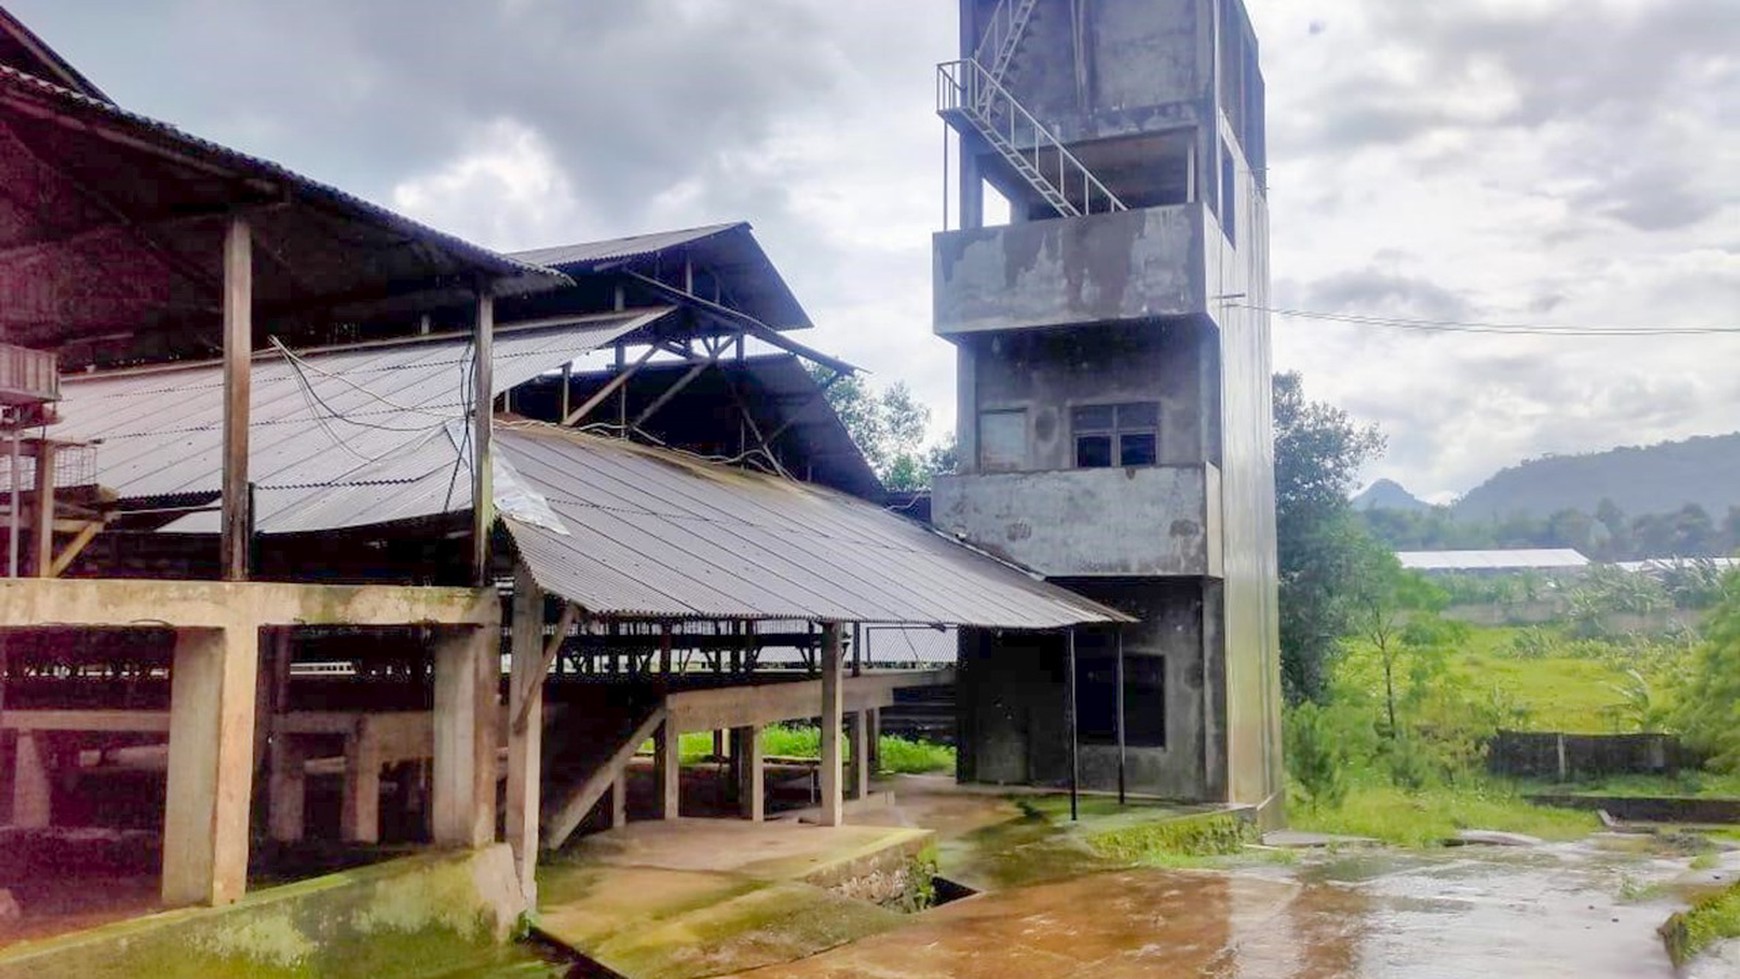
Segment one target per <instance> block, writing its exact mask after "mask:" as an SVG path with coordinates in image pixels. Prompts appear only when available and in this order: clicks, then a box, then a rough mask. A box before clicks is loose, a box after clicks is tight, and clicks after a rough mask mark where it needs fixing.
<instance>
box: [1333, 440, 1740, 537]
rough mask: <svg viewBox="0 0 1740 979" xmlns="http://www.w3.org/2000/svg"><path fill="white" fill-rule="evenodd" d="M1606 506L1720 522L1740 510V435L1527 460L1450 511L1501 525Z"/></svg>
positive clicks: (1492, 479)
mask: <svg viewBox="0 0 1740 979" xmlns="http://www.w3.org/2000/svg"><path fill="white" fill-rule="evenodd" d="M1374 485H1375V484H1374ZM1362 495H1363V494H1362ZM1602 500H1611V501H1612V502H1613V504H1614V505H1615V506H1617V507H1619V509H1621V510H1622V511H1624V512H1626V513H1628V514H1646V513H1667V512H1671V511H1675V510H1678V509H1680V508H1681V507H1683V506H1685V505H1686V504H1690V503H1695V504H1697V505H1699V506H1701V507H1703V508H1704V510H1705V511H1706V512H1708V513H1709V514H1711V515H1712V516H1714V517H1717V518H1720V516H1721V515H1722V514H1724V513H1726V512H1727V509H1728V507H1730V506H1737V505H1740V432H1734V433H1730V434H1726V435H1699V436H1694V437H1692V438H1687V439H1680V440H1672V441H1665V442H1657V443H1654V444H1652V445H1646V446H1636V445H1625V446H1617V447H1615V448H1612V449H1607V450H1604V451H1601V452H1589V453H1580V454H1575V455H1549V456H1542V457H1540V458H1535V459H1525V460H1523V461H1522V462H1520V463H1517V464H1516V465H1514V466H1507V467H1505V468H1503V469H1500V470H1499V471H1498V472H1496V473H1494V474H1493V475H1492V476H1491V477H1489V478H1488V479H1487V480H1486V481H1485V482H1483V483H1481V484H1480V485H1478V486H1476V487H1474V488H1473V489H1471V490H1469V491H1468V492H1467V493H1465V494H1463V496H1462V497H1461V498H1459V499H1458V500H1457V501H1456V502H1455V503H1453V504H1451V506H1450V510H1451V513H1452V514H1453V515H1454V516H1455V517H1456V519H1458V520H1475V521H1479V520H1502V519H1504V518H1506V517H1510V516H1514V515H1516V514H1527V515H1529V516H1532V517H1547V516H1551V515H1552V514H1554V513H1557V512H1558V511H1560V510H1567V509H1575V510H1581V511H1583V512H1584V513H1589V514H1593V513H1594V512H1595V510H1596V508H1597V507H1599V506H1600V505H1601V501H1602Z"/></svg>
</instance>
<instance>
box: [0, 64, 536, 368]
mask: <svg viewBox="0 0 1740 979" xmlns="http://www.w3.org/2000/svg"><path fill="white" fill-rule="evenodd" d="M0 178H3V179H4V182H5V184H6V185H7V186H8V187H9V188H11V189H12V191H13V193H10V194H8V195H6V196H4V197H0V229H3V230H0V294H3V295H6V296H8V297H9V299H8V301H7V302H6V303H5V304H4V305H3V306H0V330H3V331H4V332H5V333H6V334H7V335H8V336H9V337H10V338H11V339H12V341H13V342H19V343H24V344H26V345H35V346H54V345H57V344H65V343H67V342H69V341H76V340H80V339H92V338H95V337H100V336H101V337H106V336H108V335H111V334H115V333H117V332H119V333H123V334H127V335H133V334H137V333H150V332H152V331H153V330H154V329H155V330H156V331H157V332H158V333H159V334H160V335H161V336H162V337H163V338H164V339H163V342H181V341H183V340H184V338H186V337H187V336H188V335H189V334H197V335H198V337H197V339H199V340H200V341H202V342H204V343H205V344H206V345H207V346H208V347H210V348H211V349H216V346H217V333H216V323H217V307H218V302H219V299H220V293H219V284H220V283H221V281H222V275H221V270H222V261H221V254H222V247H221V246H222V241H223V236H224V232H225V229H226V227H227V224H228V219H229V216H230V215H231V214H233V213H239V214H241V215H243V216H244V217H246V218H247V220H248V222H249V224H250V225H251V227H252V229H253V235H254V240H255V248H254V268H255V274H254V296H253V299H254V309H255V318H256V321H257V322H260V323H266V322H269V321H271V320H273V319H274V318H275V317H290V316H295V315H302V314H306V313H310V312H312V313H314V314H317V315H324V314H325V313H327V312H329V311H330V310H332V309H336V308H343V309H345V310H347V311H351V312H355V311H356V310H358V309H363V308H366V304H367V303H369V302H373V301H379V300H384V299H387V298H390V297H400V296H404V295H406V294H410V293H423V292H428V293H429V294H430V295H431V296H432V297H438V298H441V299H443V300H447V301H451V300H454V299H457V298H463V296H464V295H465V294H466V293H467V292H469V291H470V290H471V289H473V288H475V287H476V286H477V285H478V284H479V282H480V280H481V281H485V282H489V283H510V284H511V286H510V288H511V289H513V290H516V291H527V290H532V289H535V288H539V287H543V286H547V285H556V284H560V283H561V282H564V281H566V277H564V276H562V275H561V274H560V273H558V272H555V271H553V270H550V269H548V268H545V267H543V266H538V265H529V264H527V263H525V262H521V261H519V260H516V259H512V258H509V257H507V256H505V255H501V254H498V253H496V252H493V251H490V250H488V249H486V248H481V247H479V246H477V245H474V244H471V243H470V242H467V241H464V240H462V239H460V238H456V237H454V236H452V235H448V234H445V233H442V232H439V231H436V230H434V229H433V228H429V227H427V226H425V225H423V224H420V223H418V222H416V221H413V220H411V219H409V218H406V217H403V216H401V215H399V214H396V213H394V212H392V211H389V210H387V209H385V208H383V207H379V206H377V205H375V204H371V203H369V202H368V201H365V200H363V199H361V198H359V197H356V196H353V195H351V194H348V193H346V192H344V191H342V190H339V189H337V188H335V187H332V186H330V185H327V184H324V183H320V182H318V181H315V180H311V179H309V178H307V177H304V176H302V175H300V174H297V173H295V172H293V171H291V170H289V169H287V168H285V167H283V166H280V165H278V164H276V163H273V162H271V161H269V160H264V159H261V158H259V157H256V156H250V155H248V154H246V153H242V152H239V151H237V150H233V149H230V148H228V147H225V146H222V145H219V144H217V143H214V142H211V141H210V140H206V139H201V138H199V137H197V136H193V135H190V134H188V133H186V132H183V131H182V130H180V129H177V128H176V127H174V126H171V125H169V124H168V123H164V122H160V121H158V120H155V119H151V118H148V117H145V116H142V115H139V114H137V113H133V112H129V111H127V110H125V109H122V108H120V107H118V106H116V105H115V104H113V103H111V102H108V101H105V100H103V99H100V98H97V97H93V96H91V95H88V94H81V93H80V92H77V91H74V90H72V89H70V88H65V87H63V86H61V85H57V84H54V83H53V82H50V81H46V80H44V79H41V78H38V77H36V76H35V75H32V74H29V73H27V72H24V71H21V70H19V69H18V68H16V67H13V66H11V65H7V64H0ZM13 198H17V199H20V200H25V201H29V202H31V205H32V206H30V207H24V206H23V205H21V204H19V203H17V202H16V201H15V200H14V199H13ZM491 287H492V288H496V286H491ZM432 301H433V300H432ZM73 359H74V360H77V359H78V358H73Z"/></svg>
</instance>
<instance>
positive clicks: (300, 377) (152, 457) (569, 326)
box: [55, 307, 669, 533]
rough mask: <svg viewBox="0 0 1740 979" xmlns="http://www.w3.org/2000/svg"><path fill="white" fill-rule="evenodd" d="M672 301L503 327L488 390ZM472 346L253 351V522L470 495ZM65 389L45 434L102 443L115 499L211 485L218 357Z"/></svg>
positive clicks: (458, 503) (295, 522)
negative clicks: (464, 450) (290, 355)
mask: <svg viewBox="0 0 1740 979" xmlns="http://www.w3.org/2000/svg"><path fill="white" fill-rule="evenodd" d="M668 311H669V310H668V308H665V307H657V308H653V309H637V310H629V311H627V312H623V313H607V314H602V315H594V316H583V317H576V318H575V319H573V320H571V321H569V322H567V323H564V324H561V325H554V326H540V327H537V328H529V329H519V330H516V329H512V328H503V329H499V330H498V331H497V333H496V336H495V342H494V347H493V351H494V357H493V360H494V376H493V387H494V391H493V392H492V395H494V394H500V393H501V392H503V391H506V390H508V389H509V388H513V387H516V386H518V385H520V384H523V383H525V382H526V381H529V380H531V379H532V378H534V377H536V376H538V375H539V374H542V373H544V372H545V371H549V370H554V369H557V368H560V367H561V366H562V364H564V363H567V362H569V361H571V360H573V359H574V358H576V357H578V356H580V355H581V354H583V353H586V352H587V351H589V350H594V349H596V348H598V347H600V346H603V345H605V344H608V343H610V342H611V341H613V340H615V339H617V338H618V337H621V336H624V335H626V334H628V333H631V332H633V331H634V330H637V329H640V328H641V327H643V326H645V325H647V324H648V323H650V322H652V321H653V320H655V319H657V318H659V317H660V316H663V315H665V313H667V312H668ZM470 356H471V340H470V337H469V336H466V335H459V334H455V335H449V336H445V337H434V338H419V339H415V340H404V341H392V342H387V343H378V344H361V345H357V346H351V347H338V348H330V349H326V350H321V351H311V352H307V353H304V354H299V355H297V358H296V360H295V361H292V360H289V359H286V358H284V357H282V356H280V355H278V354H276V353H273V354H264V355H261V356H260V357H259V358H257V359H256V361H255V364H254V374H253V386H252V392H251V393H252V398H251V402H252V423H251V425H250V430H249V471H250V475H252V477H253V479H254V482H255V484H256V494H257V495H256V498H255V507H256V514H255V516H256V523H257V526H258V527H259V529H260V530H261V531H262V532H264V533H287V532H293V531H299V530H324V529H333V528H337V527H346V526H360V525H364V524H372V523H381V522H385V521H387V520H396V519H404V518H408V517H414V516H427V515H430V514H433V513H440V512H444V511H445V510H449V509H453V510H462V509H465V508H467V507H469V506H470V505H471V498H470V489H469V487H470V480H469V477H468V475H467V474H468V473H469V472H470V466H469V463H468V462H467V461H466V460H465V459H464V458H463V457H462V456H461V452H460V448H461V446H462V445H463V444H464V442H465V424H464V418H465V415H466V409H467V406H468V405H469V404H470V403H471V400H472V399H471V396H470V393H469V392H468V391H467V390H466V386H467V384H468V382H469V379H470V376H471V372H470ZM61 392H62V398H63V400H62V401H61V403H60V413H61V418H62V422H61V424H59V425H57V426H56V427H55V431H56V434H57V435H59V436H61V437H63V438H67V439H72V440H78V441H89V442H95V443H97V446H96V467H97V473H96V477H97V481H98V482H99V483H101V484H102V485H104V486H108V487H110V488H112V489H114V490H115V491H116V492H117V493H118V494H119V495H120V497H121V498H122V499H123V500H126V499H141V498H162V497H193V498H200V497H208V498H209V497H215V495H216V494H217V492H218V491H219V489H220V488H221V486H222V483H223V372H222V365H221V363H219V362H215V361H210V362H204V363H199V364H191V365H185V366H175V367H165V368H155V369H145V370H137V371H117V372H113V373H107V374H90V375H73V376H69V377H67V378H65V379H63V382H62V384H61ZM456 471H457V472H458V474H459V475H458V476H457V477H454V476H453V475H452V474H453V473H454V472H456ZM437 487H438V488H439V492H436V488H437ZM413 490H417V491H413ZM215 528H216V523H215V519H214V518H213V517H212V516H211V515H209V514H200V515H194V516H190V517H186V518H183V519H182V520H180V521H178V522H177V523H176V524H173V525H171V527H170V528H169V529H171V530H176V531H188V532H195V531H205V530H212V529H215Z"/></svg>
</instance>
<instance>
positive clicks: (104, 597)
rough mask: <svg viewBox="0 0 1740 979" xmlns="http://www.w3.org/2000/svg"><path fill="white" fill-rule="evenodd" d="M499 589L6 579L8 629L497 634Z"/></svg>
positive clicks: (3, 615) (0, 585)
mask: <svg viewBox="0 0 1740 979" xmlns="http://www.w3.org/2000/svg"><path fill="white" fill-rule="evenodd" d="M499 619H500V609H499V606H498V603H497V598H496V593H495V589H493V588H490V589H476V588H436V587H421V586H413V585H313V584H290V583H281V582H230V581H184V580H155V579H142V578H55V579H49V578H0V622H30V623H34V624H37V625H41V626H50V625H55V626H100V627H122V628H125V627H137V626H148V625H154V626H169V627H171V628H209V629H222V628H227V627H229V626H231V625H234V624H236V623H238V622H247V623H249V624H250V625H454V626H471V627H480V628H484V629H489V630H493V629H494V628H495V626H496V624H497V622H498V621H499Z"/></svg>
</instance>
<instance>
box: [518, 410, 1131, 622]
mask: <svg viewBox="0 0 1740 979" xmlns="http://www.w3.org/2000/svg"><path fill="white" fill-rule="evenodd" d="M496 448H497V451H498V452H500V453H501V454H502V456H503V457H504V458H505V459H507V460H508V461H510V462H511V463H512V464H513V465H514V467H515V469H516V470H517V471H518V472H519V474H520V476H521V477H522V479H523V480H524V481H525V483H526V484H527V485H528V486H529V487H530V488H531V489H533V490H534V491H536V492H538V493H540V494H542V495H543V496H544V497H545V498H546V500H547V501H548V503H549V504H550V507H551V509H552V510H554V511H555V512H556V514H557V515H558V516H560V517H561V519H562V521H563V522H564V523H565V524H566V526H567V529H568V531H569V533H568V534H567V535H562V534H558V533H555V532H553V531H550V530H547V529H543V528H539V527H534V526H530V525H527V524H523V523H520V522H518V521H515V520H511V519H510V520H508V526H509V528H510V529H511V531H512V532H513V535H514V540H515V542H516V543H517V544H518V545H519V549H520V554H521V556H522V557H523V558H524V559H525V560H526V562H527V563H528V564H529V565H530V566H531V568H532V571H533V574H534V575H536V577H537V578H538V581H539V584H541V585H542V586H543V587H544V588H545V589H546V590H548V591H551V592H554V593H556V594H558V595H562V596H564V597H565V598H568V599H569V600H571V601H574V602H578V603H579V604H580V605H581V606H583V607H584V608H586V609H587V610H589V611H590V612H592V613H594V614H599V615H625V616H641V617H657V618H665V617H669V618H757V619H768V618H790V619H808V620H830V621H851V622H889V623H934V624H944V625H971V626H984V627H1000V628H1012V629H1054V628H1061V627H1063V626H1068V625H1073V624H1077V623H1082V622H1103V621H1124V617H1123V616H1121V615H1120V614H1119V613H1117V612H1114V611H1112V610H1110V609H1107V608H1105V607H1103V606H1101V605H1098V604H1096V603H1094V602H1091V601H1088V600H1087V599H1085V598H1082V597H1081V596H1079V595H1076V594H1074V593H1073V592H1070V591H1067V590H1065V589H1062V588H1058V587H1056V586H1054V585H1049V584H1046V583H1045V582H1043V581H1040V580H1038V579H1037V578H1035V577H1033V576H1031V575H1028V574H1025V573H1023V572H1021V571H1019V570H1017V569H1014V568H1011V567H1009V566H1008V565H1005V564H1002V563H1001V562H998V561H996V560H994V559H992V558H990V557H987V556H985V555H982V554H980V553H978V552H976V551H972V550H970V549H968V548H966V547H963V546H961V545H958V544H956V543H954V542H952V541H949V540H947V539H946V538H944V537H942V536H940V535H938V534H936V533H934V532H932V531H931V530H929V529H928V528H926V527H923V526H921V525H919V524H917V523H914V522H912V521H910V520H907V519H905V518H903V517H899V516H895V515H894V514H891V513H888V512H887V511H885V510H883V509H881V508H880V507H877V506H875V505H873V504H869V503H865V502H864V501H862V500H858V499H855V498H853V497H849V496H846V495H844V494H841V493H837V492H834V491H832V490H827V489H823V488H821V487H817V486H814V485H810V484H805V483H797V482H793V481H789V480H784V479H778V478H775V477H772V476H764V475H761V474H758V473H749V472H744V471H742V470H738V469H731V468H727V467H724V466H719V465H714V464H711V463H707V462H704V461H700V460H698V459H696V458H695V457H692V456H686V455H681V454H678V453H673V452H664V451H658V450H653V449H647V448H644V447H641V446H633V445H628V444H626V443H623V442H620V441H614V440H607V439H600V438H595V437H591V436H586V435H581V434H579V433H575V432H569V431H564V430H560V429H555V428H553V427H551V426H544V425H533V424H523V425H522V424H516V425H510V426H503V427H502V428H500V429H499V430H498V432H497V442H496Z"/></svg>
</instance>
